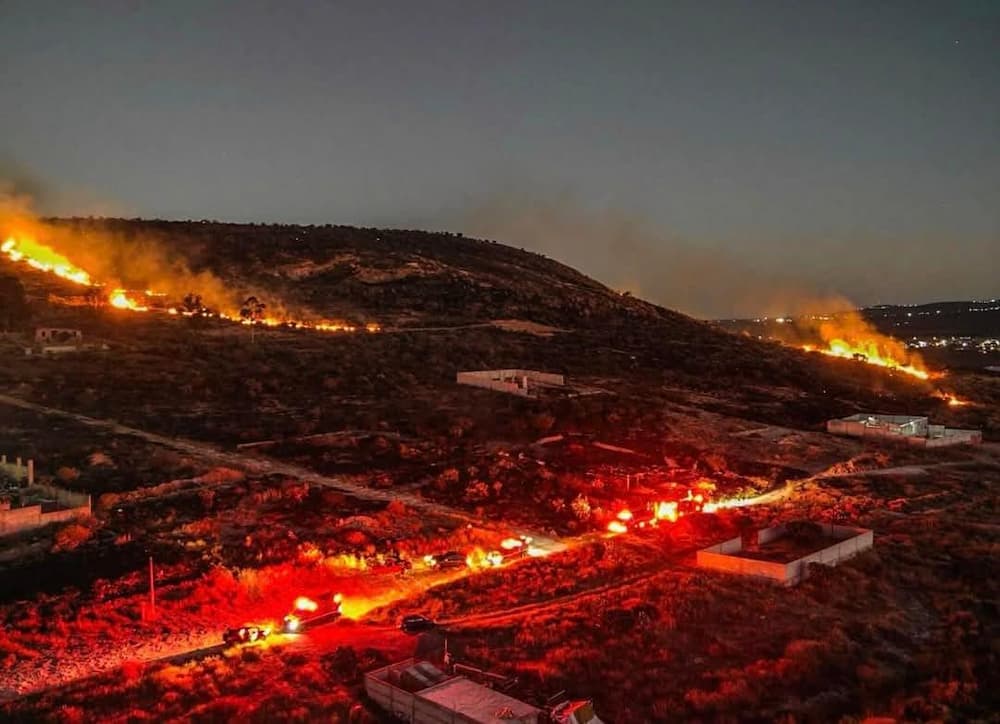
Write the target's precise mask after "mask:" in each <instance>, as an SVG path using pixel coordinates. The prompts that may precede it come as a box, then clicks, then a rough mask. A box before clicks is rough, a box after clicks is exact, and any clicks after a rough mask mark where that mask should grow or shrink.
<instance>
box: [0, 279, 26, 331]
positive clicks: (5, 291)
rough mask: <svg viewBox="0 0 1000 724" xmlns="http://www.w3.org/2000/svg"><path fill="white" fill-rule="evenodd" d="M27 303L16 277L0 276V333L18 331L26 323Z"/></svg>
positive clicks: (22, 288)
mask: <svg viewBox="0 0 1000 724" xmlns="http://www.w3.org/2000/svg"><path fill="white" fill-rule="evenodd" d="M28 317H29V314H28V302H27V300H26V299H25V296H24V287H23V286H21V282H20V281H18V279H17V277H9V276H0V331H4V332H7V331H10V330H14V329H19V328H21V327H23V326H24V324H25V323H26V322H27V321H28Z"/></svg>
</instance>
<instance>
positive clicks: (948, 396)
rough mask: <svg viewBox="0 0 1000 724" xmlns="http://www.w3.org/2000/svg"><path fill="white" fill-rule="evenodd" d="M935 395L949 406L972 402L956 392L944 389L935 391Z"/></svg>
mask: <svg viewBox="0 0 1000 724" xmlns="http://www.w3.org/2000/svg"><path fill="white" fill-rule="evenodd" d="M934 396H935V397H937V398H938V399H941V400H944V401H945V402H947V403H948V406H949V407H965V406H966V405H968V404H970V403H969V401H968V400H963V399H961V398H959V397H957V396H955V394H954V393H952V392H944V391H942V390H938V391H937V392H935V393H934Z"/></svg>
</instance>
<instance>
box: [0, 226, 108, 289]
mask: <svg viewBox="0 0 1000 724" xmlns="http://www.w3.org/2000/svg"><path fill="white" fill-rule="evenodd" d="M0 252H2V253H4V254H5V255H6V256H7V258H8V259H10V260H11V261H14V262H24V263H25V264H27V265H28V266H30V267H32V268H34V269H37V270H39V271H43V272H48V273H51V274H55V275H56V276H57V277H61V278H63V279H66V280H68V281H71V282H73V283H74V284H80V285H81V286H88V287H89V286H94V282H93V281H92V280H91V278H90V274H88V273H87V272H85V271H84V270H83V269H81V268H79V267H78V266H74V265H73V263H72V262H70V260H69V259H67V258H66V257H64V256H63V255H62V254H60V253H58V252H57V251H55V250H53V249H50V248H49V247H47V246H45V245H44V244H39V243H37V242H35V241H33V240H31V239H20V240H18V239H15V238H14V237H10V238H9V239H7V240H6V241H5V242H4V243H3V244H0Z"/></svg>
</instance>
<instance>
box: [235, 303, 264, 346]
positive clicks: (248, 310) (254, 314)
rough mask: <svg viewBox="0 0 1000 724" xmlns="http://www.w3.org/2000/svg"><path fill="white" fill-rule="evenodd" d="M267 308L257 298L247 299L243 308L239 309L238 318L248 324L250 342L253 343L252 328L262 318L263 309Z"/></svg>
mask: <svg viewBox="0 0 1000 724" xmlns="http://www.w3.org/2000/svg"><path fill="white" fill-rule="evenodd" d="M266 307H267V305H266V304H264V303H263V302H262V301H260V300H259V299H257V297H247V298H246V299H245V300H244V302H243V306H242V307H240V316H241V317H242V318H243V319H245V320H246V321H247V322H248V323H249V324H250V341H251V342H253V328H254V327H255V326H256V325H257V323H258V322H260V321H261V320H262V319H263V318H264V309H265V308H266Z"/></svg>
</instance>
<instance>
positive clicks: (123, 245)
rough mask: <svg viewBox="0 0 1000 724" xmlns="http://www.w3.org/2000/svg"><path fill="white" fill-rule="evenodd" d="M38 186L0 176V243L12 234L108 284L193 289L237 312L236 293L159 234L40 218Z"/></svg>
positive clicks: (177, 291)
mask: <svg viewBox="0 0 1000 724" xmlns="http://www.w3.org/2000/svg"><path fill="white" fill-rule="evenodd" d="M0 170H3V171H8V169H6V168H5V169H0ZM41 188H42V187H41V185H40V184H37V183H34V184H27V185H26V184H25V183H24V182H23V180H22V178H17V177H13V176H7V177H6V178H0V242H2V240H4V239H7V238H9V237H12V238H15V239H19V240H26V241H29V242H31V243H33V244H39V245H42V246H44V247H47V248H48V249H50V250H52V251H54V252H57V253H58V254H59V255H61V256H63V257H65V258H66V259H67V260H68V261H69V262H71V263H72V264H73V265H74V266H76V267H79V268H81V269H83V270H84V271H86V272H87V273H88V274H89V275H90V277H91V279H92V280H94V281H95V282H99V283H102V284H104V285H105V286H106V287H108V288H116V287H121V288H126V289H152V290H154V291H156V292H158V293H163V294H166V295H167V297H168V298H170V299H175V300H176V299H181V298H183V297H184V296H185V295H186V294H188V293H192V292H193V293H195V294H198V295H200V296H201V298H202V302H203V303H204V304H205V305H207V306H209V307H212V308H214V309H219V310H221V311H225V312H227V313H230V314H231V313H234V312H235V311H236V310H238V308H239V302H240V297H239V295H237V294H235V293H234V292H233V291H232V290H231V289H229V288H228V287H227V285H226V284H224V283H223V282H222V281H221V280H220V279H219V278H218V277H216V276H215V275H214V274H212V273H211V272H209V271H207V270H199V271H193V270H191V269H190V267H189V265H188V264H187V263H186V262H185V260H184V259H182V258H181V257H180V256H178V255H177V254H175V253H171V252H170V251H169V245H168V243H167V240H166V239H164V238H157V237H155V236H153V235H146V236H144V237H141V238H136V237H131V236H125V235H123V234H120V233H115V232H111V231H108V230H106V229H101V230H99V231H98V230H95V228H96V227H95V225H93V224H79V225H78V224H74V223H72V222H56V221H48V220H45V219H43V218H41V217H40V216H39V215H38V214H37V213H36V211H35V208H36V207H35V200H36V196H37V194H38V193H39V192H40V190H41Z"/></svg>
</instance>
